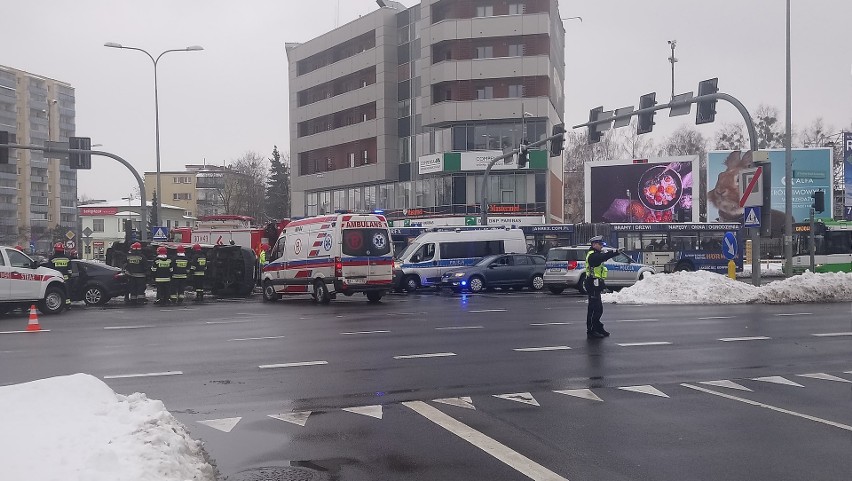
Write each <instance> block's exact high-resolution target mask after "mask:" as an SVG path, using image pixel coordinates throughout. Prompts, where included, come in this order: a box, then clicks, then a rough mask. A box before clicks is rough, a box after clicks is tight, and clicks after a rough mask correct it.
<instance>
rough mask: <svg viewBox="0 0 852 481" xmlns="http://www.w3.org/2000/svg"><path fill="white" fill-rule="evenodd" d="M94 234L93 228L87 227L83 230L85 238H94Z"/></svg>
mask: <svg viewBox="0 0 852 481" xmlns="http://www.w3.org/2000/svg"><path fill="white" fill-rule="evenodd" d="M92 232H94V231H93V230H92V229H91V228H89V227H86V228H85V229H83V237H92Z"/></svg>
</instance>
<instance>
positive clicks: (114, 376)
mask: <svg viewBox="0 0 852 481" xmlns="http://www.w3.org/2000/svg"><path fill="white" fill-rule="evenodd" d="M181 374H183V371H165V372H146V373H139V374H111V375H109V376H104V379H125V378H131V377H158V376H180V375H181Z"/></svg>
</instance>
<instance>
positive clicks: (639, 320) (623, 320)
mask: <svg viewBox="0 0 852 481" xmlns="http://www.w3.org/2000/svg"><path fill="white" fill-rule="evenodd" d="M656 321H659V319H616V320H614V321H612V322H656Z"/></svg>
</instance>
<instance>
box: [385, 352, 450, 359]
mask: <svg viewBox="0 0 852 481" xmlns="http://www.w3.org/2000/svg"><path fill="white" fill-rule="evenodd" d="M455 355H456V353H454V352H433V353H431V354H408V355H405V356H394V357H393V358H394V359H419V358H424V357H448V356H455Z"/></svg>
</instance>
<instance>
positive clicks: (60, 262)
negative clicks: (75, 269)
mask: <svg viewBox="0 0 852 481" xmlns="http://www.w3.org/2000/svg"><path fill="white" fill-rule="evenodd" d="M47 267H49V268H51V269H54V270H57V271H59V272H61V273H62V278H63V279H65V288H66V289H67V290H68V295H67V296H66V297H65V308H66V309H71V259H69V258H68V256H66V255H65V245H64V244H62V243H61V242H57V243H56V244H54V245H53V255H51V256H50V259H49V260H48V262H47Z"/></svg>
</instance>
